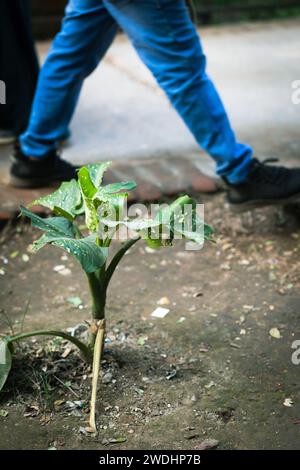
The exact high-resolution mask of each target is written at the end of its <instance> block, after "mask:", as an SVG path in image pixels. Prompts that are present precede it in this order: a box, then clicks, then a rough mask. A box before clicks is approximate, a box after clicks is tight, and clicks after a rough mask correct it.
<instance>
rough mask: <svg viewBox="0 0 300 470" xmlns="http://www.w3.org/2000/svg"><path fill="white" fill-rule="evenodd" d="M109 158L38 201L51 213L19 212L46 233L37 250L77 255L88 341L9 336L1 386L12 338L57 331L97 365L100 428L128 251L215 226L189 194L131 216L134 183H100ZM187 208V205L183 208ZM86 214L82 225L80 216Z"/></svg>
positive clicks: (195, 237)
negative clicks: (111, 290) (112, 310)
mask: <svg viewBox="0 0 300 470" xmlns="http://www.w3.org/2000/svg"><path fill="white" fill-rule="evenodd" d="M109 165H110V163H109V162H108V163H101V164H92V165H88V166H84V167H82V168H81V169H80V170H79V171H78V180H77V181H76V180H72V181H70V182H65V183H62V185H61V186H60V188H59V189H58V190H56V191H55V192H54V193H52V194H50V195H48V196H45V197H42V198H40V199H38V200H36V201H34V202H33V203H32V204H31V205H42V206H44V207H46V208H48V209H50V210H51V211H52V213H53V216H52V217H49V218H46V219H44V218H41V217H39V216H38V215H36V214H34V213H33V212H31V211H30V210H29V209H28V208H25V207H22V208H21V213H22V214H23V215H24V216H26V217H28V218H29V219H30V220H31V223H32V226H33V227H36V228H38V229H40V230H42V231H43V232H44V234H43V235H42V236H41V237H40V238H39V239H38V240H37V241H35V242H34V244H33V249H34V250H35V251H38V250H39V249H41V248H42V247H44V246H45V245H47V244H49V245H53V246H57V247H59V248H61V249H63V250H65V251H66V252H67V253H69V254H70V255H73V256H74V257H75V258H76V259H77V261H78V262H79V263H80V264H81V267H82V269H83V271H84V273H85V275H86V277H87V281H88V285H89V289H90V294H91V301H92V312H91V313H92V320H91V323H90V328H89V330H90V335H89V341H88V342H87V343H84V342H82V341H81V340H79V339H78V338H76V337H74V336H72V335H70V334H67V333H65V332H62V331H56V330H42V331H33V332H22V333H20V334H17V335H11V336H6V337H4V338H3V339H2V340H1V341H0V390H1V388H2V387H3V385H4V384H5V382H6V379H7V377H8V374H9V372H10V369H11V363H12V355H13V352H14V343H17V342H19V341H22V340H24V339H26V338H29V337H31V336H41V335H44V336H58V337H61V338H64V339H66V340H68V341H70V342H71V343H73V344H74V345H75V346H77V347H78V348H79V350H80V352H81V355H82V357H83V359H84V360H85V361H86V362H87V363H90V364H92V366H93V381H92V397H91V407H90V423H89V424H90V428H91V431H93V432H96V419H95V416H96V394H97V386H98V377H99V370H100V364H101V355H102V350H103V345H104V338H105V307H106V297H107V290H108V286H109V283H110V281H111V279H112V276H113V274H114V272H115V270H116V268H117V266H118V264H119V263H120V261H121V260H122V258H123V256H124V255H125V253H126V252H127V251H128V250H129V249H130V248H131V247H132V246H133V245H134V244H135V243H137V242H138V241H139V240H144V241H145V242H146V243H147V244H148V245H149V246H150V247H151V248H161V247H163V246H171V245H172V244H173V242H174V241H175V239H176V238H183V239H186V240H190V241H192V242H195V243H197V244H200V245H202V244H203V242H204V240H205V239H209V240H210V239H211V234H212V229H211V227H209V226H208V225H206V224H204V223H203V221H202V220H201V219H200V218H199V216H198V214H197V210H196V209H197V207H196V202H195V201H194V200H193V199H191V198H190V197H189V196H183V197H180V198H178V199H176V200H175V202H173V203H172V204H171V205H167V206H165V205H164V206H159V207H158V210H157V211H156V214H155V215H154V216H152V217H151V218H150V217H144V218H141V217H127V216H126V211H125V208H126V207H127V206H126V202H127V197H128V191H130V190H133V189H135V187H136V184H135V183H134V182H125V183H115V184H108V185H106V186H102V179H103V174H104V172H105V171H106V170H107V168H108V167H109ZM184 209H188V210H184ZM79 216H84V217H85V228H84V229H82V227H81V225H80V223H79V222H78V217H79ZM122 229H126V232H127V231H129V233H130V237H129V238H127V240H126V241H125V242H124V243H122V244H121V247H120V248H119V250H118V251H117V252H116V254H115V255H114V256H109V248H110V246H111V243H112V240H113V239H114V238H118V237H117V235H119V234H120V232H121V230H122Z"/></svg>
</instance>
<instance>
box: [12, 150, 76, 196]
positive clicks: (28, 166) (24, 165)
mask: <svg viewBox="0 0 300 470" xmlns="http://www.w3.org/2000/svg"><path fill="white" fill-rule="evenodd" d="M72 178H76V167H75V166H73V165H71V164H70V163H68V162H66V161H65V160H62V159H61V158H60V156H59V155H58V153H57V152H56V151H53V152H51V153H49V154H48V155H47V156H46V157H43V158H40V159H30V158H28V157H26V156H25V155H24V154H23V153H22V151H21V150H20V148H19V147H18V146H16V147H15V151H14V154H13V156H12V164H11V167H10V184H11V185H12V186H15V187H17V188H40V187H44V186H50V185H52V184H54V183H59V182H62V181H70V180H71V179H72Z"/></svg>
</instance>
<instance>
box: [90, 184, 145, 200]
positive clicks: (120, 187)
mask: <svg viewBox="0 0 300 470" xmlns="http://www.w3.org/2000/svg"><path fill="white" fill-rule="evenodd" d="M135 188H136V183H135V182H134V181H127V182H122V183H112V184H107V185H106V186H103V188H100V189H99V190H98V191H97V193H96V195H95V198H97V199H99V200H100V201H102V200H104V201H107V200H109V197H110V196H111V195H115V196H116V195H117V193H120V192H121V191H122V192H124V191H126V192H127V191H132V190H134V189H135ZM126 195H127V194H126Z"/></svg>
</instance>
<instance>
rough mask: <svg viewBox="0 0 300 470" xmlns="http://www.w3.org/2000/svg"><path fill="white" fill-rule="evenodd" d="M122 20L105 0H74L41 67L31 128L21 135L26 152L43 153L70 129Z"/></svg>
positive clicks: (29, 154)
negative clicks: (87, 85)
mask: <svg viewBox="0 0 300 470" xmlns="http://www.w3.org/2000/svg"><path fill="white" fill-rule="evenodd" d="M117 29H118V26H117V24H116V22H115V21H114V19H113V18H112V17H111V16H110V14H109V13H108V11H107V9H106V8H105V6H104V5H103V1H102V0H70V1H69V3H68V5H67V8H66V16H65V18H64V20H63V24H62V30H61V32H60V33H59V34H58V35H57V36H56V38H55V40H54V42H53V45H52V47H51V50H50V52H49V54H48V57H47V59H46V62H45V64H44V66H43V68H42V70H41V73H40V77H39V81H38V86H37V91H36V95H35V98H34V102H33V107H32V113H31V117H30V122H29V126H28V129H27V130H26V131H25V133H24V134H23V135H22V136H21V138H20V143H21V149H22V152H23V154H24V155H27V156H30V157H44V156H45V155H47V154H49V153H50V152H51V151H53V150H55V148H56V145H57V140H58V139H59V138H60V137H61V136H62V135H64V134H65V133H66V132H67V129H68V125H69V122H70V120H71V118H72V115H73V112H74V109H75V107H76V104H77V100H78V96H79V93H80V90H81V87H82V83H83V81H84V79H85V78H86V77H87V76H88V75H89V74H90V73H91V72H92V71H93V70H94V69H95V67H96V66H97V64H98V63H99V61H100V60H101V58H102V57H103V56H104V54H105V53H106V51H107V49H108V47H109V46H110V44H111V43H112V41H113V39H114V37H115V35H116V33H117Z"/></svg>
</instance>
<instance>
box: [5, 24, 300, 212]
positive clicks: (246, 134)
mask: <svg viewBox="0 0 300 470" xmlns="http://www.w3.org/2000/svg"><path fill="white" fill-rule="evenodd" d="M299 26H300V19H294V20H285V21H281V22H277V21H276V22H267V23H256V24H243V25H234V26H228V25H227V26H220V27H210V28H205V29H203V30H202V31H201V36H202V42H203V45H204V48H205V51H206V55H207V57H208V72H209V74H210V75H211V76H212V77H213V79H214V80H215V82H216V85H217V87H218V89H219V90H220V92H221V95H222V97H223V99H224V102H225V104H226V106H227V109H228V112H229V115H230V118H231V120H232V123H233V126H234V128H235V129H236V132H237V134H238V136H239V138H240V140H243V141H247V142H248V143H250V144H251V145H253V147H254V148H255V151H256V153H257V154H258V155H259V156H260V157H262V158H264V157H277V158H281V159H284V160H285V162H286V163H287V164H295V163H296V162H297V160H298V161H299V158H300V136H299V118H300V105H298V106H297V105H294V104H293V103H292V100H291V95H292V88H291V86H292V82H293V81H294V80H297V79H299V78H300V68H299V55H300V52H299V51H300V28H299ZM48 46H49V45H48V44H47V43H41V44H39V52H40V54H41V57H44V55H45V53H46V51H47V48H48ZM8 152H9V149H7V148H6V149H1V167H0V168H1V175H2V184H1V186H0V212H1V213H2V216H4V215H5V214H6V215H8V214H11V213H12V212H15V210H16V208H17V205H18V202H19V200H21V199H23V200H27V199H31V194H30V193H28V192H24V191H21V192H14V191H12V190H10V191H8V189H7V187H6V186H5V179H6V170H7V167H8V163H7V154H8ZM65 157H66V158H67V159H69V160H70V161H73V162H76V163H80V164H83V163H86V162H91V161H100V160H108V159H109V160H113V161H114V162H115V164H116V165H115V167H114V168H115V171H116V172H115V173H114V174H111V175H110V179H114V178H118V179H119V178H122V179H124V178H127V176H130V177H132V175H133V176H134V177H135V178H136V179H137V180H138V182H139V183H140V185H141V192H140V193H139V194H138V195H137V197H139V198H146V199H155V198H156V197H158V196H159V195H160V194H161V192H167V193H174V192H177V191H178V190H188V189H189V188H190V187H191V186H192V185H193V184H194V187H196V188H197V189H199V190H201V189H204V190H213V189H215V184H214V183H213V182H212V181H210V180H208V179H205V178H203V177H202V175H201V173H200V172H201V171H202V172H204V173H206V174H210V175H212V174H213V169H214V165H213V162H212V161H211V160H210V158H209V157H207V156H206V155H204V154H203V152H201V151H199V149H198V148H197V145H196V144H195V141H194V139H193V137H192V136H191V135H190V133H189V131H188V130H187V129H186V128H185V127H184V125H183V123H182V122H181V120H180V119H179V117H178V116H177V114H176V113H175V111H174V110H173V109H172V108H171V106H170V105H169V103H168V101H167V99H166V97H165V96H164V94H163V93H162V92H161V90H160V89H159V88H158V87H157V85H156V84H155V82H154V80H153V78H152V76H151V75H150V73H149V72H148V70H146V69H145V67H144V66H143V64H141V62H140V61H139V59H138V58H137V56H136V54H135V52H134V50H133V48H132V47H131V45H130V44H129V43H128V41H127V39H126V38H125V37H124V36H120V37H118V39H117V40H116V42H115V44H114V45H113V47H112V48H111V50H110V51H109V53H108V55H107V57H106V58H105V60H104V61H103V63H102V64H101V66H100V67H98V69H97V70H96V71H95V72H94V73H93V74H92V75H91V76H90V77H89V78H88V79H87V80H86V83H85V85H84V88H83V92H82V95H81V99H80V103H79V107H78V109H77V112H76V114H75V117H74V119H73V122H72V139H71V141H70V143H69V145H68V147H67V148H66V149H65ZM128 173H129V175H128ZM191 175H193V178H194V180H193V181H191ZM198 176H200V177H201V178H200V180H199V179H198ZM7 195H9V197H8V196H7ZM8 199H9V200H8Z"/></svg>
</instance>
